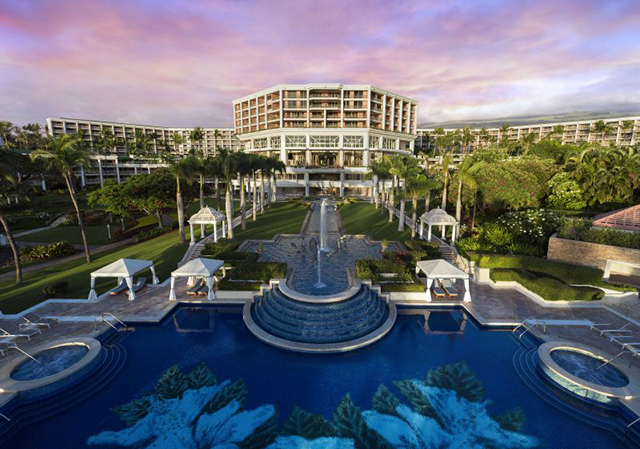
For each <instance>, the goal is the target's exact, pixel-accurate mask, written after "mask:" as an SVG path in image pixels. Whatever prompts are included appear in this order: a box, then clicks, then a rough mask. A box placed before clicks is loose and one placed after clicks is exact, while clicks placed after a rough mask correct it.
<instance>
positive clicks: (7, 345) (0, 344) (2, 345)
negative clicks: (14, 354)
mask: <svg viewBox="0 0 640 449" xmlns="http://www.w3.org/2000/svg"><path fill="white" fill-rule="evenodd" d="M17 347H18V345H16V344H15V343H14V342H13V341H4V340H0V356H3V357H4V356H5V355H7V354H8V353H9V349H12V348H17Z"/></svg>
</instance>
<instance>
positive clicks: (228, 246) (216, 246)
mask: <svg viewBox="0 0 640 449" xmlns="http://www.w3.org/2000/svg"><path fill="white" fill-rule="evenodd" d="M237 247H238V242H234V241H231V240H229V239H220V240H218V243H206V244H205V245H204V248H203V249H202V252H201V253H200V254H202V255H203V256H205V257H212V258H214V259H223V258H222V257H220V255H221V254H224V253H229V252H232V251H235V249H236V248H237ZM223 260H225V259H223Z"/></svg>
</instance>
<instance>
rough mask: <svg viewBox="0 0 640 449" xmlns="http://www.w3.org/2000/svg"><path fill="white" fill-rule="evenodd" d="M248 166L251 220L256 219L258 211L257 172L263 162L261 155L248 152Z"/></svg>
mask: <svg viewBox="0 0 640 449" xmlns="http://www.w3.org/2000/svg"><path fill="white" fill-rule="evenodd" d="M248 155H249V158H248V166H249V170H250V172H251V181H252V191H251V198H252V201H253V208H252V212H251V215H252V220H253V221H256V219H257V213H258V172H259V171H260V167H262V164H263V156H260V155H258V154H254V153H250V154H249V153H248Z"/></svg>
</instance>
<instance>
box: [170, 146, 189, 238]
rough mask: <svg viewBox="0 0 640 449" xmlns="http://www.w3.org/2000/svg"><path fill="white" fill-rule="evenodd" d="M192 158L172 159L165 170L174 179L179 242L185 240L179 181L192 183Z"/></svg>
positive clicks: (182, 203) (182, 200)
mask: <svg viewBox="0 0 640 449" xmlns="http://www.w3.org/2000/svg"><path fill="white" fill-rule="evenodd" d="M193 165H194V164H193V159H192V158H190V157H186V158H181V159H173V160H171V161H170V162H169V166H168V167H167V170H168V171H169V173H171V175H172V176H173V177H174V178H175V180H176V208H177V210H178V229H179V238H180V243H184V242H186V237H185V229H184V199H183V196H182V190H181V188H180V182H181V181H184V182H185V183H187V184H192V183H193Z"/></svg>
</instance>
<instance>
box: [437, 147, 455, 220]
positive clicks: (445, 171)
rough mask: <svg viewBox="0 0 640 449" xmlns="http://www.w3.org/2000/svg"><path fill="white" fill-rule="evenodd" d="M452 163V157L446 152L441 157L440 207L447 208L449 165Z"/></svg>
mask: <svg viewBox="0 0 640 449" xmlns="http://www.w3.org/2000/svg"><path fill="white" fill-rule="evenodd" d="M452 163H453V157H452V156H451V155H450V154H447V155H446V156H444V157H443V158H442V165H441V167H440V176H441V177H442V206H441V207H442V209H443V210H445V209H446V208H447V188H448V185H449V166H450V165H451V164H452Z"/></svg>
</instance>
